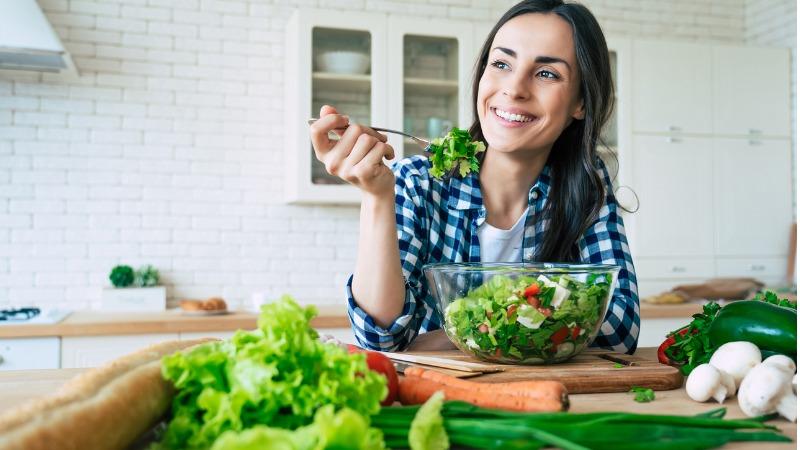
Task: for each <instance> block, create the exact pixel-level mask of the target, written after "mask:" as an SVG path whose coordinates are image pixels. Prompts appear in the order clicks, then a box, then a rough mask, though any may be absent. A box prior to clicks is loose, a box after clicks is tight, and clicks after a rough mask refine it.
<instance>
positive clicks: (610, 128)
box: [597, 50, 619, 188]
mask: <svg viewBox="0 0 800 450" xmlns="http://www.w3.org/2000/svg"><path fill="white" fill-rule="evenodd" d="M608 57H609V63H610V64H611V80H612V84H613V85H614V111H613V113H612V114H611V118H609V120H608V122H606V125H605V127H603V130H602V131H601V133H600V142H598V145H597V152H598V153H599V154H600V158H602V160H603V162H604V163H605V164H606V169H607V170H608V174H609V176H610V177H611V181H612V182H613V183H614V187H615V188H616V187H618V186H619V153H618V152H617V148H618V147H619V145H618V142H619V139H618V131H617V115H618V114H619V111H618V109H619V102H617V98H618V97H619V92H618V91H617V86H619V84H618V83H617V52H616V51H614V50H611V51H609V52H608Z"/></svg>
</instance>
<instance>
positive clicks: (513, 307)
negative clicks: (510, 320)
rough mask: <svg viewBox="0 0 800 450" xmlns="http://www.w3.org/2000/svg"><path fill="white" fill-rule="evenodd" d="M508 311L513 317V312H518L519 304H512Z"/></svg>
mask: <svg viewBox="0 0 800 450" xmlns="http://www.w3.org/2000/svg"><path fill="white" fill-rule="evenodd" d="M506 311H507V312H508V316H509V317H511V315H512V314H514V313H515V312H517V305H510V306H509V307H508V309H507V310H506Z"/></svg>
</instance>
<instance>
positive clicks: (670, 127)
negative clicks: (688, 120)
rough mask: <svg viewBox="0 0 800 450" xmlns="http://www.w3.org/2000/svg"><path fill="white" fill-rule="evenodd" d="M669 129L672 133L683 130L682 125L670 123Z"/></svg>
mask: <svg viewBox="0 0 800 450" xmlns="http://www.w3.org/2000/svg"><path fill="white" fill-rule="evenodd" d="M667 131H669V132H670V133H672V132H675V131H681V127H676V126H675V125H670V126H669V127H667Z"/></svg>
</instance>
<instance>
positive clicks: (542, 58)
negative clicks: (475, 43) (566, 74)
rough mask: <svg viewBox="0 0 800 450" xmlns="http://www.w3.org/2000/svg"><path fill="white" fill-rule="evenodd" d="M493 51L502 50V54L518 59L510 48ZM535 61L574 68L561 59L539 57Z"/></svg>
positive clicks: (497, 48) (499, 48)
mask: <svg viewBox="0 0 800 450" xmlns="http://www.w3.org/2000/svg"><path fill="white" fill-rule="evenodd" d="M492 50H500V51H501V52H503V53H505V54H506V55H508V56H511V57H512V58H516V57H517V52H515V51H514V50H511V49H510V48H505V47H495V48H493V49H492ZM534 61H535V62H537V63H540V64H553V63H562V64H564V65H565V66H567V69H569V70H572V67H570V65H569V63H568V62H567V61H565V60H563V59H561V58H556V57H555V56H537V57H536V59H535V60H534Z"/></svg>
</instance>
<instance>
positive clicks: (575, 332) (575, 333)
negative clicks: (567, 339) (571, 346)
mask: <svg viewBox="0 0 800 450" xmlns="http://www.w3.org/2000/svg"><path fill="white" fill-rule="evenodd" d="M580 334H581V327H575V328H573V329H572V339H573V340H575V339H578V336H580Z"/></svg>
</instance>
